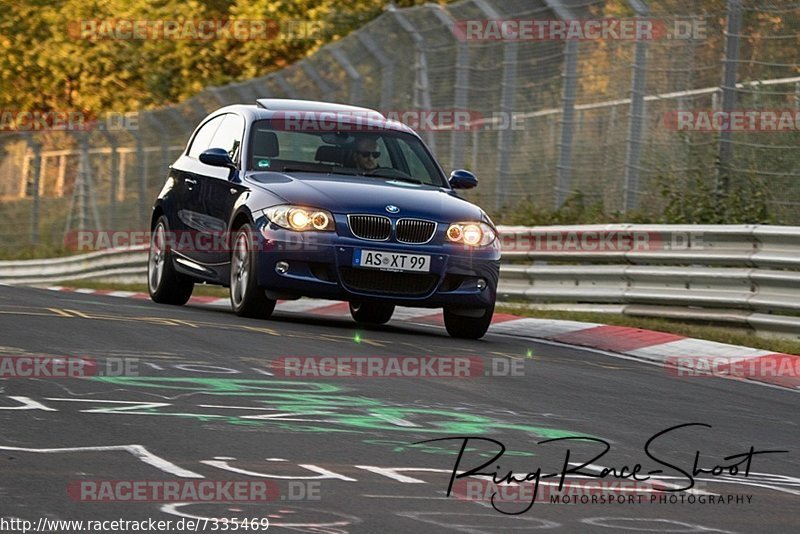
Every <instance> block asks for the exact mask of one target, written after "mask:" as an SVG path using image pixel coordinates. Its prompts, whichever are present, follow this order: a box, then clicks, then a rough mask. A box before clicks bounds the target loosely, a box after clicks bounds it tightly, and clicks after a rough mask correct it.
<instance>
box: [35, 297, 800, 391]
mask: <svg viewBox="0 0 800 534" xmlns="http://www.w3.org/2000/svg"><path fill="white" fill-rule="evenodd" d="M47 289H49V290H51V291H65V292H73V293H81V294H87V295H106V296H110V297H125V298H134V299H141V300H149V299H150V296H149V295H148V294H147V293H135V292H132V291H115V290H110V289H81V288H79V289H75V288H70V287H62V286H52V287H48V288H47ZM189 304H196V305H201V306H211V307H214V308H220V307H221V308H229V307H230V301H229V300H228V299H227V298H218V297H192V298H191V299H190V300H189ZM275 309H276V311H279V312H282V313H298V314H304V315H315V316H324V317H342V318H344V317H350V312H349V309H348V304H347V303H346V302H336V301H326V300H317V299H300V300H291V301H278V304H277V306H276V307H275ZM392 321H405V322H410V323H421V324H428V325H431V324H433V325H439V326H441V325H443V324H444V323H443V319H442V313H441V311H439V310H434V309H425V308H406V307H398V308H397V309H396V310H395V313H394V315H393V316H392ZM489 333H492V334H503V335H511V336H515V337H523V338H531V339H542V340H547V341H553V342H557V343H563V344H565V345H573V346H580V347H587V348H591V349H596V350H601V351H605V352H609V353H612V354H622V355H624V356H627V357H631V358H635V359H638V360H644V361H648V362H651V363H656V364H660V365H662V366H663V367H664V368H665V369H666V370H668V371H669V372H670V374H672V375H674V376H676V377H682V376H683V377H686V378H693V377H700V376H726V377H728V378H739V379H745V380H752V381H756V382H761V383H766V384H771V385H774V386H779V387H783V388H789V389H793V390H800V356H795V355H792V354H781V353H775V352H771V351H768V350H760V349H753V348H748V347H740V346H736V345H728V344H725V343H717V342H715V341H705V340H701V339H693V338H688V337H685V336H680V335H676V334H668V333H665V332H656V331H653V330H642V329H640V328H631V327H626V326H610V325H603V324H597V323H581V322H576V321H562V320H554V319H534V318H528V317H519V316H516V315H509V314H503V313H495V315H494V318H493V320H492V326H491V327H490V328H489Z"/></svg>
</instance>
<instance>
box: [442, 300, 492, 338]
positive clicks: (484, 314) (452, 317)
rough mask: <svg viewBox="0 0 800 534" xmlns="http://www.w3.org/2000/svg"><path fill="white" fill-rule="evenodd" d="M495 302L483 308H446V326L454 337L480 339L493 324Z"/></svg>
mask: <svg viewBox="0 0 800 534" xmlns="http://www.w3.org/2000/svg"><path fill="white" fill-rule="evenodd" d="M493 315H494V304H492V306H491V307H489V308H484V309H483V310H468V311H467V310H451V309H447V308H445V309H444V326H445V328H446V329H447V333H448V334H450V335H451V336H452V337H457V338H461V339H480V338H482V337H483V336H484V335H485V334H486V331H487V330H488V329H489V325H490V324H492V316H493Z"/></svg>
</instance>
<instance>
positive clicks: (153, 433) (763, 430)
mask: <svg viewBox="0 0 800 534" xmlns="http://www.w3.org/2000/svg"><path fill="white" fill-rule="evenodd" d="M0 351H2V355H6V356H17V355H25V354H32V355H40V356H41V355H53V356H78V355H80V356H88V357H92V358H96V359H97V360H98V361H99V362H102V361H103V360H105V359H107V358H113V359H126V358H128V359H130V358H137V359H138V364H137V371H138V373H139V375H141V376H139V377H136V376H128V377H105V378H62V379H55V378H53V379H47V378H37V379H31V378H26V379H22V378H9V379H5V380H1V381H0V388H2V391H1V392H0V420H1V421H2V440H1V441H0V517H5V518H9V517H13V518H21V519H27V520H30V521H33V522H36V521H37V520H38V518H40V517H47V518H51V519H84V520H104V519H107V520H114V519H120V518H123V519H137V520H141V519H147V518H154V519H159V520H173V521H174V520H178V519H180V517H181V515H180V514H183V515H186V516H194V517H237V516H238V517H240V518H241V517H247V518H262V517H268V518H270V521H271V526H270V529H269V530H270V531H276V530H277V531H287V532H288V531H293V532H508V531H514V530H532V529H544V530H547V529H552V530H560V531H566V532H640V531H652V532H755V531H760V532H796V531H797V524H798V523H797V510H798V505H800V460H799V459H798V454H797V448H798V437H800V429H798V423H799V422H800V410H798V396H797V393H795V392H792V391H788V390H782V389H778V388H774V387H767V386H760V385H757V384H752V383H743V382H738V381H733V380H724V379H720V378H706V379H699V378H697V379H681V378H676V377H674V376H670V374H669V373H668V372H666V371H665V370H664V369H662V368H660V367H657V366H653V365H647V364H645V363H641V362H637V361H632V360H626V359H621V358H618V357H614V356H613V355H608V354H603V353H599V352H595V351H587V350H583V349H575V348H571V347H565V346H558V345H552V344H544V343H537V342H532V341H530V340H525V339H517V338H514V337H511V336H502V335H492V334H490V335H487V336H486V337H485V338H484V339H482V340H480V341H458V340H454V339H451V338H450V337H448V336H447V334H446V332H445V331H444V328H442V327H436V326H430V325H415V324H407V323H395V324H393V323H390V324H389V325H387V326H385V327H378V328H369V329H365V328H357V326H356V324H355V323H354V322H352V321H349V320H344V319H321V318H313V317H308V316H303V315H297V314H288V313H283V314H282V313H276V315H275V316H274V317H273V319H272V320H270V321H258V320H249V319H240V318H238V317H236V316H235V315H233V314H232V313H230V312H227V311H221V310H218V309H208V308H203V307H202V306H187V307H170V306H162V305H157V304H154V303H152V302H149V301H143V300H134V299H119V298H113V297H104V296H99V295H83V294H76V293H56V292H51V291H46V290H41V289H33V288H12V287H0ZM433 355H435V356H443V355H459V356H474V357H477V358H480V359H481V360H482V361H483V362H484V363H485V364H486V366H487V368H489V369H492V367H493V366H494V369H495V370H497V371H498V374H500V375H501V376H476V377H472V378H461V379H457V378H447V379H444V378H326V379H317V378H313V377H307V378H301V379H297V378H284V377H279V376H270V374H269V373H270V372H271V371H270V369H271V367H270V363H269V362H270V361H271V360H274V359H276V358H279V357H282V356H433ZM114 361H118V360H114ZM512 361H513V362H521V363H516V365H521V366H522V369H523V371H524V373H523V375H522V376H502V374H503V372H504V370H507V369H508V365H507V364H508V363H509V362H512ZM498 362H500V363H498ZM210 366H214V367H210ZM100 368H101V369H103V366H102V365H101V366H100ZM143 403H151V404H149V405H146V404H143ZM683 423H705V424H708V425H711V428H707V427H685V428H682V429H677V430H675V431H673V432H671V433H668V434H666V435H664V436H662V437H661V438H659V439H658V440H657V443H654V445H653V446H652V448H651V451H655V452H656V453H657V454H656V455H657V456H658V457H659V458H661V459H662V460H665V461H666V460H669V463H670V464H672V465H674V466H677V467H681V468H683V469H684V470H687V471H691V470H692V465H693V461H694V459H695V453H696V451H700V454H701V456H700V458H701V459H700V463H699V465H700V466H701V467H704V466H705V467H713V466H714V465H717V464H719V465H726V464H730V463H734V462H731V461H727V462H726V461H724V460H723V458H724V457H726V456H730V455H734V454H739V453H744V452H747V451H748V450H749V449H750V447H751V446H753V447H754V448H755V449H756V450H787V451H789V452H787V453H782V454H763V455H757V456H755V457H753V459H752V464H751V472H750V474H749V476H748V477H746V478H745V477H743V476H741V473H739V474H738V475H737V476H730V474H729V473H728V472H726V473H725V474H723V475H720V476H717V477H712V476H709V475H705V474H699V475H697V477H696V478H697V479H698V481H697V482H696V483H697V486H696V487H695V489H696V490H698V491H699V493H697V494H695V496H696V497H698V498H699V497H700V496H701V495H708V494H713V495H716V496H742V498H745V499H746V497H744V496H750V502H749V503H748V502H747V501H745V503H738V504H737V503H736V502H735V500H734V501H733V502H731V503H724V504H718V503H715V504H708V501H706V504H700V503H699V502H694V503H693V504H690V503H688V502H686V501H684V502H683V503H681V502H677V503H670V502H667V503H661V502H655V503H650V502H648V501H647V499H649V498H650V497H649V495H645V502H642V503H626V504H619V503H616V504H599V503H597V504H591V503H588V504H580V503H578V504H550V503H546V502H542V503H540V502H537V503H536V504H534V505H533V506H532V507H531V508H530V509H529V510H528V511H527V512H525V513H523V514H519V515H506V514H503V513H500V512H498V511H497V510H495V509H494V508H493V507H492V504H490V503H489V502H487V501H486V495H484V496H483V497H481V498H478V499H475V498H464V497H463V495H462V497H461V498H459V497H457V496H454V495H451V496H450V497H447V496H446V495H445V494H446V491H447V487H448V483H449V480H450V472H451V471H452V470H453V467H454V465H455V462H456V458H457V456H456V455H457V452H458V449H459V447H460V445H461V441H459V440H449V441H441V442H437V443H434V444H429V445H416V446H415V445H412V444H413V443H415V442H418V441H421V440H429V439H434V438H446V437H454V436H474V437H482V438H492V439H494V440H498V441H501V442H502V443H503V444H504V445H505V446H506V447H507V449H508V451H513V452H514V455H513V456H512V455H509V454H506V455H504V456H503V457H502V458H501V459H499V460H497V462H495V463H498V464H500V465H501V469H500V471H502V472H503V473H505V472H506V471H508V470H512V471H514V472H515V473H516V474H517V475H518V476H524V474H526V473H529V472H534V471H535V470H536V468H537V467H540V466H541V467H542V471H543V472H544V473H547V472H558V471H559V470H560V469H562V464H563V462H564V458H565V451H566V449H568V448H569V449H571V455H572V456H571V459H572V460H574V461H578V459H579V458H580V459H581V461H585V460H588V459H590V458H592V457H593V456H594V455H595V454H596V453H597V452H598V451H599V450H600V448H599V447H598V443H597V442H586V441H583V442H579V441H571V442H558V443H551V444H539V445H537V443H536V442H537V441H541V440H543V439H546V438H548V437H555V436H560V435H566V434H570V435H580V436H593V437H596V438H602V439H604V440H606V441H608V442H609V443H610V445H611V450H610V451H609V452H608V453H607V454H606V455H605V456H603V457H602V458H600V459H598V460H597V461H596V462H595V463H594V464H593V466H594V468H597V466H605V467H611V466H616V467H617V468H620V467H621V466H623V465H627V466H633V465H634V464H636V463H641V464H642V465H643V467H644V471H647V470H650V469H655V468H659V467H660V468H662V469H663V470H664V472H663V473H662V474H661V475H660V476H662V478H661V479H659V480H663V481H667V482H669V483H674V484H676V485H683V484H685V482H686V478H685V477H682V476H681V475H680V473H678V472H677V471H676V470H674V469H669V468H666V467H664V466H660V465H658V464H657V463H655V462H654V461H653V460H652V459H650V458H648V456H647V455H646V454H645V451H644V445H645V442H646V441H647V440H648V438H650V437H651V436H653V435H654V434H656V433H658V432H659V431H661V430H664V429H667V428H669V427H672V426H675V425H680V424H683ZM132 445H140V446H141V447H144V450H146V451H147V453H148V454H149V455H153V456H152V457H156V458H157V460H155V461H150V462H148V461H145V460H147V458H145V457H143V456H142V454H140V453H141V450H142V449H139V448H130V447H129V448H127V449H126V448H125V447H120V446H132ZM109 446H112V447H113V446H117V447H119V448H117V449H113V448H112V449H106V450H92V449H91V448H92V447H109ZM58 449H72V450H58ZM136 451H139V453H137V454H139V455H138V456H137V454H134V453H133V452H136ZM494 451H495V446H494V445H493V444H491V443H489V442H485V441H475V440H473V441H470V442H469V444H468V450H467V452H466V453H465V454H464V457H463V458H462V460H461V470H462V471H463V470H464V469H466V468H468V467H477V466H478V465H480V464H481V463H484V462H486V461H487V460H488V459H489V458H490V457H491V456H493V455H494ZM145 456H146V455H145ZM152 457H150V458H152ZM165 466H166V467H165ZM359 466H360V467H359ZM401 468H403V469H404V468H408V469H407V470H400V469H401ZM411 468H414V469H417V468H427V469H430V471H415V470H413V469H411ZM170 469H172V472H169V471H170ZM486 469H488V470H490V471H491V470H492V469H493V468H492V467H487V468H486ZM187 473H192V474H193V475H192V476H194V477H197V478H195V480H196V479H198V478H199V477H204V478H205V479H208V480H245V481H253V480H257V481H265V480H269V481H271V482H270V483H274V484H276V485H277V487H278V490H279V491H280V493H281V497H280V498H277V499H276V500H274V501H271V502H266V503H265V502H253V503H218V504H208V503H192V504H180V503H159V502H138V501H137V502H83V501H80V500H75V498H74V495H73V496H72V497H71V496H70V495H69V494H68V491H67V488H68V487H69V485H70V484H71V483H72V484H74V483H75V482H76V481H86V480H146V481H162V480H173V481H174V480H181V479H182V477H186V476H190V475H187ZM258 475H261V476H258ZM277 476H279V477H284V478H265V477H277ZM296 477H323V478H321V479H318V480H304V481H300V482H298V480H299V479H297V478H296ZM325 477H327V478H325ZM670 477H672V478H670ZM289 479H294V482H290V481H289ZM605 480H609V479H608V478H607V479H605ZM670 481H671V482H670ZM292 484H294V485H293V486H292V487H291V488H290V485H292ZM457 487H458V486H457ZM462 489H463V487H462ZM304 491H305V492H311V493H312V495H311V496H310V497H309V495H306V496H305V498H301V497H302V495H301V494H302V493H303V492H304ZM541 491H543V490H542V489H541V488H540V492H541ZM290 492H294V495H290ZM676 495H677V494H676ZM473 497H474V494H473ZM684 498H686V495H684ZM495 504H496V506H497V508H500V509H501V510H503V511H505V512H517V511H520V510H522V509H524V508H525V507H527V505H528V503H527V502H525V501H524V500H523V499H520V500H519V502H496V503H495ZM206 531H207V532H210V531H211V530H210V527H209V528H208V530H206Z"/></svg>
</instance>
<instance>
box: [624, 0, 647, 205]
mask: <svg viewBox="0 0 800 534" xmlns="http://www.w3.org/2000/svg"><path fill="white" fill-rule="evenodd" d="M628 4H630V6H631V7H632V8H633V9H634V11H636V18H637V19H642V18H645V17H647V16H648V15H649V14H650V8H648V7H647V6H646V5H645V4H644V3H643V2H640V1H639V0H628ZM640 37H641V36H639V35H637V36H636V45H635V52H634V60H633V65H632V70H633V72H632V74H633V76H632V80H631V107H630V110H631V112H630V117H629V123H628V146H627V155H626V157H625V198H624V199H623V205H622V211H623V212H627V211H629V210H633V209H636V208H637V206H638V203H639V197H638V193H639V162H640V161H641V155H642V137H643V132H644V120H645V113H646V110H645V102H644V92H645V89H646V87H645V79H646V77H647V41H646V40H644V39H641V38H640Z"/></svg>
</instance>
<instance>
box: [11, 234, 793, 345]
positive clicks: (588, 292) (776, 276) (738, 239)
mask: <svg viewBox="0 0 800 534" xmlns="http://www.w3.org/2000/svg"><path fill="white" fill-rule="evenodd" d="M499 230H500V238H501V240H502V243H503V264H502V266H501V276H500V287H499V289H498V296H499V298H500V299H503V300H521V301H524V302H528V303H546V302H551V303H552V302H556V303H588V304H620V305H623V307H622V311H623V313H624V314H628V315H637V316H651V317H669V318H677V317H680V318H683V319H688V320H695V321H709V322H715V323H727V324H731V325H733V326H745V327H749V328H752V329H754V330H756V331H757V332H763V333H772V334H780V335H787V334H788V335H791V336H793V337H800V227H785V226H762V225H751V226H748V225H744V226H742V225H739V226H733V225H730V226H728V225H722V226H720V225H715V226H697V225H630V224H617V225H591V226H544V227H516V226H501V227H500V228H499ZM146 257H147V250H146V248H143V247H139V248H130V249H115V250H109V251H100V252H92V253H89V254H83V255H79V256H72V257H66V258H57V259H47V260H25V261H0V283H4V284H11V285H14V284H44V283H52V282H59V281H75V280H90V279H91V280H101V281H114V282H123V281H124V282H136V283H144V282H145V281H146ZM795 315H798V316H795Z"/></svg>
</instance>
